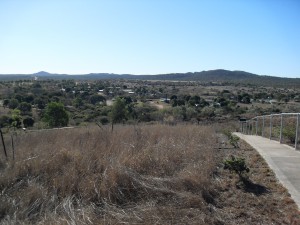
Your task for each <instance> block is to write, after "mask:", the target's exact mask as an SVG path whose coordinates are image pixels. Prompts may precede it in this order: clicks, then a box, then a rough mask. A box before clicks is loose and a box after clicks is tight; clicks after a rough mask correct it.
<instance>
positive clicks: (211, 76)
mask: <svg viewBox="0 0 300 225" xmlns="http://www.w3.org/2000/svg"><path fill="white" fill-rule="evenodd" d="M34 77H38V79H56V80H57V79H75V80H99V79H134V80H170V81H171V80H174V81H200V82H206V83H207V82H221V83H224V82H226V83H234V84H237V83H242V84H252V85H260V86H284V87H287V86H289V87H300V78H283V77H274V76H262V75H257V74H253V73H248V72H244V71H230V70H223V69H218V70H208V71H202V72H193V73H192V72H188V73H171V74H157V75H131V74H113V73H90V74H81V75H68V74H53V73H48V72H45V71H40V72H38V73H34V74H2V75H0V80H28V79H34Z"/></svg>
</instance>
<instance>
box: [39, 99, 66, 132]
mask: <svg viewBox="0 0 300 225" xmlns="http://www.w3.org/2000/svg"><path fill="white" fill-rule="evenodd" d="M44 121H45V122H46V123H47V124H48V125H49V126H50V127H63V126H67V125H68V123H69V115H68V113H67V111H66V110H65V107H64V105H63V104H62V103H59V102H50V103H49V104H48V105H47V107H46V111H45V114H44Z"/></svg>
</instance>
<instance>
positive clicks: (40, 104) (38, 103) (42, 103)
mask: <svg viewBox="0 0 300 225" xmlns="http://www.w3.org/2000/svg"><path fill="white" fill-rule="evenodd" d="M34 103H35V104H36V106H37V108H38V109H44V108H45V107H46V102H45V100H43V99H41V98H36V99H35V100H34Z"/></svg>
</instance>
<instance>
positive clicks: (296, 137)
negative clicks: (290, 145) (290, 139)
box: [295, 113, 299, 150]
mask: <svg viewBox="0 0 300 225" xmlns="http://www.w3.org/2000/svg"><path fill="white" fill-rule="evenodd" d="M298 134H299V113H298V114H297V124H296V134H295V150H297V144H298Z"/></svg>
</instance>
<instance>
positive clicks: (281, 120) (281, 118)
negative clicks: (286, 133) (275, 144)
mask: <svg viewBox="0 0 300 225" xmlns="http://www.w3.org/2000/svg"><path fill="white" fill-rule="evenodd" d="M282 128H283V115H282V114H281V117H280V137H279V143H280V144H281V143H282Z"/></svg>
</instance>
